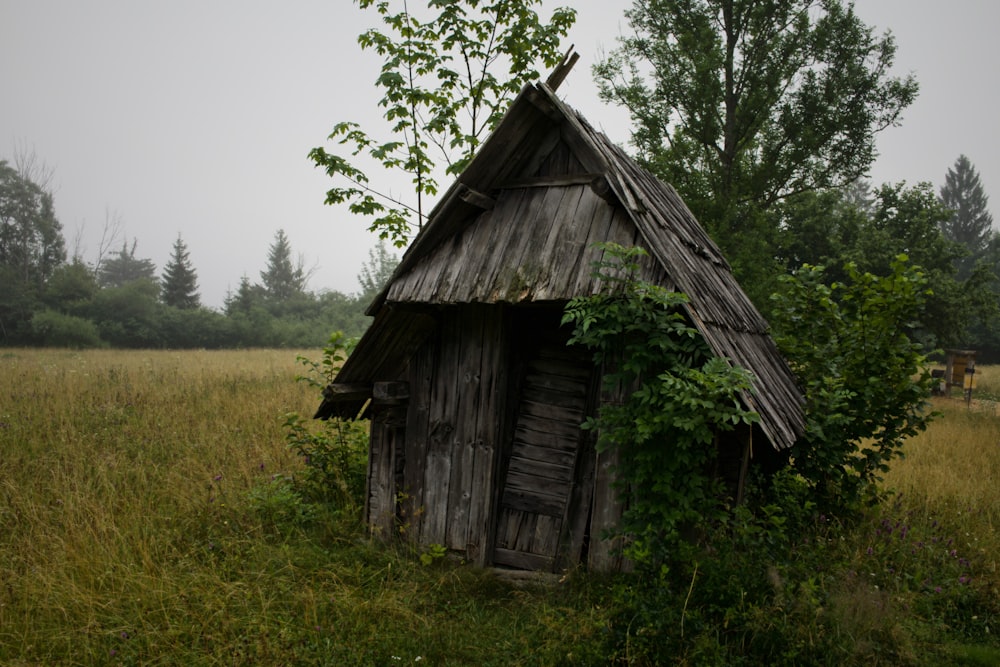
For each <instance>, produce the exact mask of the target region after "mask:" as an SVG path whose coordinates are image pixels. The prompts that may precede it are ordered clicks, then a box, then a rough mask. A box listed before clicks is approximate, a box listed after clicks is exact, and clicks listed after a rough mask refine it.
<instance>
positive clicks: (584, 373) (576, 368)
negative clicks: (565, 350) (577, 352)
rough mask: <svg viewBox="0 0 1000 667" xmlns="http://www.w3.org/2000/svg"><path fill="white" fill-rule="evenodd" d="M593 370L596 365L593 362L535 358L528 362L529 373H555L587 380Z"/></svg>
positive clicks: (564, 376)
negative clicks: (571, 362)
mask: <svg viewBox="0 0 1000 667" xmlns="http://www.w3.org/2000/svg"><path fill="white" fill-rule="evenodd" d="M593 370H594V367H593V365H591V364H580V365H576V364H570V363H567V362H566V361H563V360H562V359H552V358H550V359H545V358H535V359H532V360H531V361H530V362H529V363H528V372H529V374H540V375H554V376H556V377H562V378H570V379H574V380H579V381H586V380H587V379H588V378H590V374H591V372H593Z"/></svg>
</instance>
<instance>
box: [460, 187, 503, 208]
mask: <svg viewBox="0 0 1000 667" xmlns="http://www.w3.org/2000/svg"><path fill="white" fill-rule="evenodd" d="M458 196H459V197H461V198H462V201H464V202H465V203H467V204H472V205H473V206H475V207H476V208H481V209H483V210H484V211H488V210H489V209H491V208H493V207H494V206H496V203H497V201H496V199H493V197H489V196H487V195H484V194H483V193H482V192H476V191H475V190H473V189H472V188H470V187H468V186H467V185H464V184H463V185H461V186H460V187H459V189H458Z"/></svg>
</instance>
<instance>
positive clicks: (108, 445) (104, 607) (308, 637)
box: [0, 350, 604, 666]
mask: <svg viewBox="0 0 1000 667" xmlns="http://www.w3.org/2000/svg"><path fill="white" fill-rule="evenodd" d="M295 356H296V354H295V352H289V351H262V350H251V351H225V352H179V353H177V352H119V351H87V352H81V353H77V352H70V351H53V350H6V351H4V350H0V664H3V665H101V664H115V665H117V664H142V665H184V666H189V665H221V664H225V665H272V664H273V665H293V664H294V665H310V664H316V665H340V664H344V665H385V664H398V663H399V662H410V663H412V662H414V661H415V660H418V659H421V660H422V661H423V663H424V664H483V665H490V664H492V665H510V664H551V662H553V660H554V659H550V658H546V657H542V656H543V655H553V652H554V654H556V655H565V654H566V653H567V652H569V651H571V650H573V647H577V651H578V653H579V647H580V646H582V645H584V644H585V643H586V642H585V641H583V640H581V638H583V637H585V636H586V637H591V638H592V637H593V636H596V633H598V632H599V631H600V629H601V627H602V626H601V620H602V616H603V614H604V612H603V611H601V608H600V607H598V606H596V605H593V604H590V603H588V602H587V601H586V599H584V600H583V601H582V602H581V601H580V600H579V599H577V598H574V599H573V600H571V601H569V602H567V601H566V598H565V596H566V595H571V596H572V595H576V593H575V592H569V593H568V592H567V591H566V589H560V590H559V591H555V592H541V591H529V590H517V589H512V588H511V587H509V586H504V585H502V584H500V583H499V582H497V581H496V579H495V578H493V577H491V576H489V575H488V574H487V573H484V572H481V571H474V570H472V569H471V568H457V569H456V568H447V567H442V564H441V563H436V564H435V566H432V567H424V566H422V565H420V561H419V560H418V559H416V558H415V556H414V555H413V554H410V553H408V552H397V551H395V550H394V549H392V548H386V546H385V545H383V544H373V543H370V542H368V541H367V540H364V539H363V537H362V534H361V531H360V530H358V527H357V522H356V519H352V517H351V516H350V515H348V516H346V517H344V516H343V515H340V514H337V513H336V510H335V509H328V508H323V507H320V506H314V505H311V504H308V503H306V502H304V501H301V499H300V498H298V497H296V495H295V494H294V493H290V492H289V489H290V488H291V487H290V486H288V485H287V484H284V483H283V482H284V480H286V478H287V476H288V475H289V474H299V473H300V472H301V470H302V467H301V464H302V462H301V461H300V460H298V459H297V458H296V457H295V456H294V455H293V454H292V453H291V451H290V450H289V448H288V446H287V443H286V441H285V436H286V431H285V430H284V428H283V426H282V422H283V419H282V416H283V415H284V414H286V413H287V412H290V411H295V412H298V413H299V414H302V415H310V414H312V412H313V411H314V410H315V408H316V407H317V404H318V397H317V396H316V392H315V390H314V389H311V388H309V387H308V386H306V385H305V384H304V383H296V382H295V381H294V377H295V375H296V374H298V373H299V372H300V371H303V370H304V369H303V368H302V367H301V366H298V365H297V364H296V362H295ZM307 356H309V357H311V358H314V359H318V358H319V357H320V352H319V351H316V352H313V353H307ZM313 426H315V425H313ZM275 476H276V477H275ZM298 511H306V512H313V511H316V512H326V514H319V515H317V519H315V520H312V521H299V517H300V515H298V514H296V512H298ZM581 595H582V596H584V598H585V597H586V595H588V593H587V591H586V589H584V590H583V592H582V593H581ZM546 651H548V653H546Z"/></svg>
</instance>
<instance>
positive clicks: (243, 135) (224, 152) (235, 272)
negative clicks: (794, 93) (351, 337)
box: [0, 0, 1000, 307]
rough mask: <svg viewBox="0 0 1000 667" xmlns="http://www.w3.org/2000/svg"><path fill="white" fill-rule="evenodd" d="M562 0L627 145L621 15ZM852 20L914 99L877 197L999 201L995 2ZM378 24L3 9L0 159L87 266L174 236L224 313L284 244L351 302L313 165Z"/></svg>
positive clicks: (258, 7)
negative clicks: (51, 202)
mask: <svg viewBox="0 0 1000 667" xmlns="http://www.w3.org/2000/svg"><path fill="white" fill-rule="evenodd" d="M566 4H574V5H575V6H576V8H577V10H578V12H579V18H578V22H577V26H576V27H575V28H574V29H573V32H572V34H571V35H570V38H569V39H568V40H567V41H566V42H565V43H566V45H568V44H570V43H574V44H575V45H576V49H577V51H579V52H580V54H581V61H580V62H579V63H578V64H577V66H576V68H575V69H574V71H573V72H572V74H571V75H570V77H569V78H568V79H567V81H566V82H565V83H564V84H563V86H562V88H560V94H561V95H562V96H563V97H564V98H565V99H566V101H567V102H569V103H570V104H571V105H572V106H574V107H576V108H577V109H579V110H580V111H581V112H582V113H583V114H584V116H586V117H587V118H588V119H589V120H590V121H591V123H592V124H594V125H596V126H598V127H599V128H601V129H603V130H604V131H605V133H606V134H608V135H609V136H610V137H611V138H612V139H613V140H615V141H618V142H620V143H625V142H627V140H628V136H629V132H628V119H627V117H626V116H625V115H624V114H623V113H622V112H621V111H620V110H615V109H608V108H605V107H604V106H603V105H602V104H601V103H600V102H599V101H598V99H597V95H596V90H595V85H594V83H593V80H592V78H591V75H590V65H591V63H592V62H593V61H594V59H595V58H596V57H597V55H598V54H599V53H600V51H601V50H602V49H604V50H610V49H611V48H613V47H614V40H615V37H616V36H617V35H618V34H619V32H620V31H621V30H626V29H627V23H626V22H625V20H624V18H623V11H624V8H625V7H626V6H628V5H629V2H628V1H627V0H591V1H590V2H576V3H572V2H569V3H566ZM550 6H555V3H552V4H551V5H550ZM856 9H857V12H858V13H859V14H860V16H861V17H862V18H863V19H864V20H865V21H866V22H867V23H869V24H870V25H873V26H875V27H876V28H877V29H878V31H879V32H881V31H883V30H885V29H891V30H892V32H893V34H894V35H895V37H896V40H897V43H898V52H897V58H896V61H897V73H900V74H905V73H909V72H912V73H914V74H915V75H916V76H917V79H918V80H919V82H920V87H921V92H920V96H919V98H918V100H917V102H916V103H915V104H914V105H913V106H912V107H911V108H910V109H909V110H908V111H907V112H906V114H905V117H904V120H903V124H902V126H901V127H899V128H893V129H890V130H888V131H886V132H885V133H883V135H881V138H880V140H879V150H880V153H881V157H880V158H879V160H878V162H877V163H876V165H875V167H874V169H873V173H872V180H873V181H874V183H876V184H880V183H883V182H896V181H901V180H905V181H907V182H908V183H911V184H912V183H916V182H919V181H930V182H932V183H933V184H934V185H935V188H937V187H938V186H939V185H940V184H941V183H942V182H943V180H944V174H945V172H946V171H947V169H948V168H949V167H950V166H952V165H953V164H954V162H955V159H956V158H957V157H958V156H959V155H960V154H962V153H964V154H966V155H968V156H969V158H970V159H971V160H972V162H973V164H974V165H975V166H976V168H977V169H978V170H979V172H980V175H981V177H982V180H983V183H984V185H985V187H986V190H987V193H988V194H994V193H1000V137H998V132H997V130H996V128H995V123H996V111H995V110H996V108H997V104H996V102H997V99H996V98H997V95H998V90H1000V88H998V85H997V83H998V82H997V77H998V75H997V70H996V67H995V63H996V60H997V58H996V55H995V48H996V47H995V45H994V32H995V26H996V25H997V24H998V20H1000V2H995V1H994V0H950V1H949V2H944V1H943V0H857V2H856ZM375 25H377V17H375V16H373V14H372V13H371V12H362V11H361V10H359V9H358V8H357V7H356V6H355V5H354V4H353V3H351V2H348V0H284V1H282V2H277V1H273V2H264V1H262V0H261V1H257V0H171V1H170V2H152V1H145V0H0V96H2V97H0V159H2V158H6V159H8V160H10V159H11V158H12V157H13V155H14V152H15V151H16V150H18V149H25V148H26V149H28V150H32V151H34V153H35V154H36V156H37V158H38V159H39V160H40V161H42V162H44V163H45V164H46V165H47V166H48V167H50V168H51V169H52V170H53V179H52V186H53V189H54V190H55V198H56V212H57V215H58V217H59V219H60V221H61V222H62V224H63V228H64V232H65V236H66V239H67V242H68V244H69V245H70V246H71V249H72V245H73V243H74V239H76V238H79V241H80V249H81V250H82V252H83V255H84V258H85V259H87V260H88V261H92V260H93V259H94V256H95V255H96V252H97V248H98V244H99V239H100V236H101V232H102V229H103V228H104V225H105V222H106V220H109V219H117V220H119V221H120V223H121V228H122V231H123V233H124V235H125V236H126V237H127V238H128V239H129V241H131V240H132V239H133V238H134V239H137V240H138V248H137V255H138V256H140V257H149V258H151V259H152V260H153V261H154V262H155V263H156V264H157V266H158V269H159V270H162V267H163V265H164V264H165V263H166V261H167V260H168V258H169V256H170V252H171V247H172V245H173V242H174V240H175V239H176V238H177V235H178V234H180V235H181V236H182V237H183V239H184V241H185V243H186V244H187V246H188V249H189V251H190V256H191V261H192V263H193V265H194V267H195V269H196V270H197V273H198V278H199V283H200V290H201V294H202V300H203V302H204V303H206V304H207V305H210V306H213V307H219V306H221V304H222V301H223V299H224V297H225V295H226V292H227V290H229V289H235V288H236V287H237V285H238V283H239V281H240V277H241V276H243V275H247V276H248V277H249V278H250V279H251V281H259V273H260V271H261V270H263V268H264V266H265V263H266V256H267V250H268V246H269V245H270V243H271V242H272V240H273V238H274V234H275V232H276V230H278V229H279V228H283V229H284V230H285V231H286V233H287V235H288V237H289V239H290V241H291V244H292V247H293V249H294V251H295V252H296V253H300V254H302V255H303V257H304V260H305V264H306V266H307V267H308V268H315V272H314V274H313V276H312V278H311V280H310V283H309V287H310V288H311V289H313V290H322V289H335V290H339V291H342V292H347V293H351V292H355V291H357V290H358V284H357V279H356V276H357V274H358V272H359V270H360V269H361V266H362V263H363V262H364V261H365V260H366V258H367V253H368V250H369V249H370V248H371V247H372V245H373V243H374V237H373V236H372V235H371V234H370V233H368V232H367V231H366V230H365V228H366V227H367V224H366V223H365V222H364V221H361V220H356V219H351V218H350V216H349V215H348V214H346V212H345V211H343V210H338V209H335V208H331V207H328V206H324V205H323V198H324V194H325V192H326V190H327V189H328V187H329V185H330V181H329V179H328V178H327V177H326V176H325V175H324V174H322V173H321V172H320V171H318V170H317V169H315V168H314V167H313V166H312V164H311V162H310V161H309V160H308V159H307V157H306V156H307V153H308V152H309V150H310V149H311V148H313V147H314V146H319V145H324V144H325V137H326V135H327V134H328V133H329V131H330V129H331V128H332V126H333V125H334V123H336V122H338V121H344V120H353V121H358V122H361V123H362V124H363V125H364V126H365V127H374V126H375V123H376V122H377V121H378V115H379V114H378V109H377V108H376V107H375V100H376V99H377V97H378V95H377V93H376V91H375V90H374V88H373V86H372V84H371V82H372V81H373V80H374V78H375V77H376V76H377V73H378V68H379V65H380V61H379V59H378V57H377V56H374V55H372V54H367V53H362V52H361V51H360V49H359V47H358V46H357V43H356V37H357V35H358V33H359V32H361V31H362V30H363V29H365V28H367V27H374V26H375ZM373 176H374V174H373ZM997 197H1000V194H997V196H996V197H993V198H992V201H994V202H996V201H998V199H997ZM0 289H2V286H0Z"/></svg>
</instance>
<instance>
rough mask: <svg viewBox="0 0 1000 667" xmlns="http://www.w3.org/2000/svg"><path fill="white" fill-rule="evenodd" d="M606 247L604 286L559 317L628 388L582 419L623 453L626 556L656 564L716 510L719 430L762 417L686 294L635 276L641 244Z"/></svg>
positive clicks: (607, 380)
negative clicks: (744, 397)
mask: <svg viewBox="0 0 1000 667" xmlns="http://www.w3.org/2000/svg"><path fill="white" fill-rule="evenodd" d="M602 247H603V250H604V251H605V253H606V254H607V255H608V256H609V257H610V258H611V259H610V260H608V261H604V262H603V263H601V264H599V265H598V267H597V269H598V275H599V276H600V277H601V278H602V280H603V281H604V282H605V285H607V286H608V289H606V290H605V291H604V292H602V293H600V294H597V295H594V296H588V297H577V298H575V299H573V300H571V301H570V302H569V304H568V305H567V306H566V311H565V314H564V316H563V323H564V324H565V323H569V324H571V325H572V326H573V333H572V336H571V338H570V343H571V344H580V345H585V346H587V347H588V348H590V349H592V350H593V351H594V362H595V364H597V365H598V367H599V368H603V369H604V371H603V372H604V376H603V379H602V382H603V386H604V388H605V390H606V391H608V392H614V393H620V392H624V393H625V394H626V396H624V397H623V399H622V401H621V402H620V403H618V402H611V403H606V404H603V405H602V406H601V407H600V411H599V415H598V416H597V417H590V418H588V419H587V421H586V422H585V423H584V425H583V428H585V429H589V430H594V431H596V432H597V433H598V449H599V450H600V451H607V450H611V449H613V450H615V451H616V452H617V454H618V464H617V467H616V476H617V477H618V479H619V480H621V487H620V489H619V491H620V493H621V495H622V500H623V502H626V499H627V508H626V509H625V512H624V516H623V519H622V526H621V530H622V532H623V533H624V534H625V535H627V536H628V537H629V541H630V544H629V547H628V552H629V555H630V556H631V557H632V558H634V559H636V560H638V561H639V562H641V563H645V564H653V565H657V564H659V563H660V562H662V561H663V560H665V559H667V558H668V557H669V558H676V557H677V554H676V552H677V551H678V549H679V548H680V546H681V542H682V539H681V536H682V531H684V530H686V529H690V528H692V527H694V526H697V525H699V524H702V523H703V522H705V521H708V520H711V519H714V518H717V516H718V515H719V511H720V509H721V502H722V497H721V496H722V493H721V489H720V483H719V481H718V480H717V479H716V478H715V477H714V476H713V475H712V473H711V465H710V464H711V463H712V462H713V461H714V460H715V458H716V451H715V442H716V437H717V435H718V434H719V433H720V432H723V431H729V430H732V429H734V428H735V427H736V425H738V424H752V423H753V422H755V421H757V419H758V417H757V415H756V413H753V412H750V411H748V410H747V409H746V408H744V407H743V405H742V402H741V399H740V395H741V394H742V393H743V392H746V391H748V390H749V388H750V378H749V376H748V374H747V372H746V371H744V370H742V369H739V368H733V367H731V366H729V364H728V363H727V362H726V360H724V359H721V358H718V357H714V356H713V355H712V353H711V351H710V350H709V348H708V345H707V344H706V343H705V341H704V339H702V337H701V334H699V333H698V331H697V329H695V328H694V327H692V326H691V324H690V323H689V322H688V320H687V318H686V317H685V316H684V311H683V307H684V304H686V303H687V299H686V297H685V296H684V295H682V294H677V293H673V292H669V291H667V290H665V289H663V288H661V287H659V286H656V285H651V284H649V283H645V282H643V281H641V280H638V279H637V278H636V277H635V271H636V269H637V268H638V264H637V258H638V257H639V256H641V255H644V254H645V251H643V250H642V249H640V248H630V249H625V248H622V247H621V246H617V245H615V244H604V245H603V246H602Z"/></svg>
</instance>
